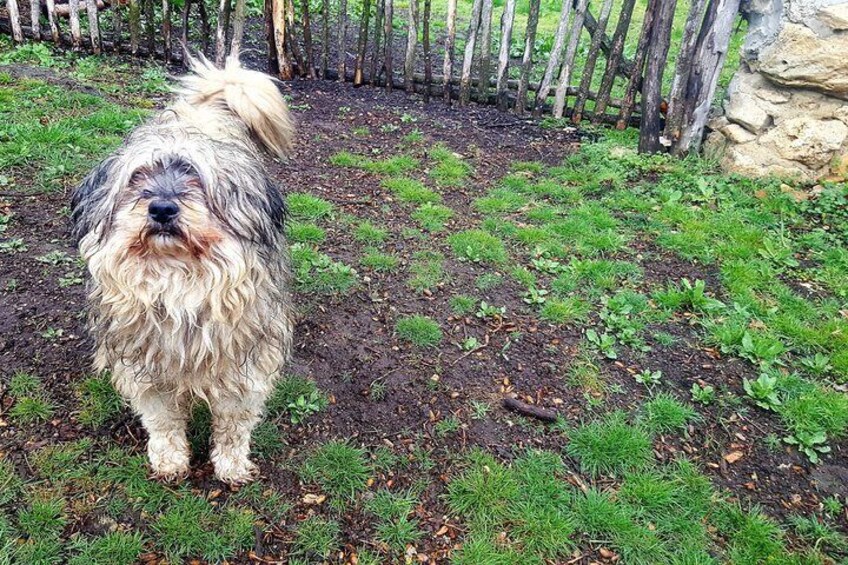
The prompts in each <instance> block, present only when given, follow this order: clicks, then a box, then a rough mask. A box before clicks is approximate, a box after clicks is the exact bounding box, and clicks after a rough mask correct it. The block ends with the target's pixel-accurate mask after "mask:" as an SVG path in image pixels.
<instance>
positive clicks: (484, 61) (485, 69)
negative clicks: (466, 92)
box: [477, 0, 492, 103]
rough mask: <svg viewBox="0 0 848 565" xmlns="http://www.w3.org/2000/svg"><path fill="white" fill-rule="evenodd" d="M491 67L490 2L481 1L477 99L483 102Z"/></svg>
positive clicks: (487, 90)
mask: <svg viewBox="0 0 848 565" xmlns="http://www.w3.org/2000/svg"><path fill="white" fill-rule="evenodd" d="M491 66H492V0H483V11H482V13H481V14H480V64H479V69H480V80H479V82H478V83H477V85H478V88H479V90H478V92H477V97H478V99H479V100H480V101H482V102H484V103H485V101H486V99H488V98H489V79H490V78H491V73H492V71H491Z"/></svg>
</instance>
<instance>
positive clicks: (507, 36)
mask: <svg viewBox="0 0 848 565" xmlns="http://www.w3.org/2000/svg"><path fill="white" fill-rule="evenodd" d="M564 1H567V0H564ZM514 22H515V0H506V6H505V7H504V11H503V14H502V15H501V46H500V49H499V51H498V84H497V86H496V87H495V88H496V89H497V91H496V96H497V98H498V108H499V109H500V110H501V111H506V109H507V106H508V105H509V104H508V100H507V82H508V81H509V45H510V43H511V42H512V26H513V23H514Z"/></svg>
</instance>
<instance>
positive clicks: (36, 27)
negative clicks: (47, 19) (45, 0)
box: [29, 0, 41, 41]
mask: <svg viewBox="0 0 848 565" xmlns="http://www.w3.org/2000/svg"><path fill="white" fill-rule="evenodd" d="M29 19H30V29H31V31H32V36H33V37H34V38H35V39H36V41H37V40H40V39H41V2H40V1H39V0H30V2H29Z"/></svg>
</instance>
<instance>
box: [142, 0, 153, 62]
mask: <svg viewBox="0 0 848 565" xmlns="http://www.w3.org/2000/svg"><path fill="white" fill-rule="evenodd" d="M143 1H144V35H145V36H146V42H147V53H148V54H149V55H150V56H151V57H152V56H153V53H156V33H155V32H156V25H155V24H156V17H155V15H156V14H155V10H154V7H153V0H143Z"/></svg>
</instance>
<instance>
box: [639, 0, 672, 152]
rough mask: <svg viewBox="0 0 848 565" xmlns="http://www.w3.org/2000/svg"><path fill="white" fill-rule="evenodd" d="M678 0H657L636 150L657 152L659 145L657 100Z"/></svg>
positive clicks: (660, 92)
mask: <svg viewBox="0 0 848 565" xmlns="http://www.w3.org/2000/svg"><path fill="white" fill-rule="evenodd" d="M676 4H677V0H660V2H659V8H658V10H657V15H656V18H655V19H654V25H653V29H652V30H651V42H650V47H649V49H648V55H647V59H648V60H647V63H646V65H645V80H644V82H643V83H642V119H641V121H640V122H639V152H640V153H656V152H657V151H660V150H661V149H662V144H661V142H660V124H661V120H662V118H661V116H660V104H661V102H662V77H663V70H664V69H665V63H666V60H667V59H668V47H669V42H670V40H671V26H672V25H673V24H674V8H675V6H676Z"/></svg>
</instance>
